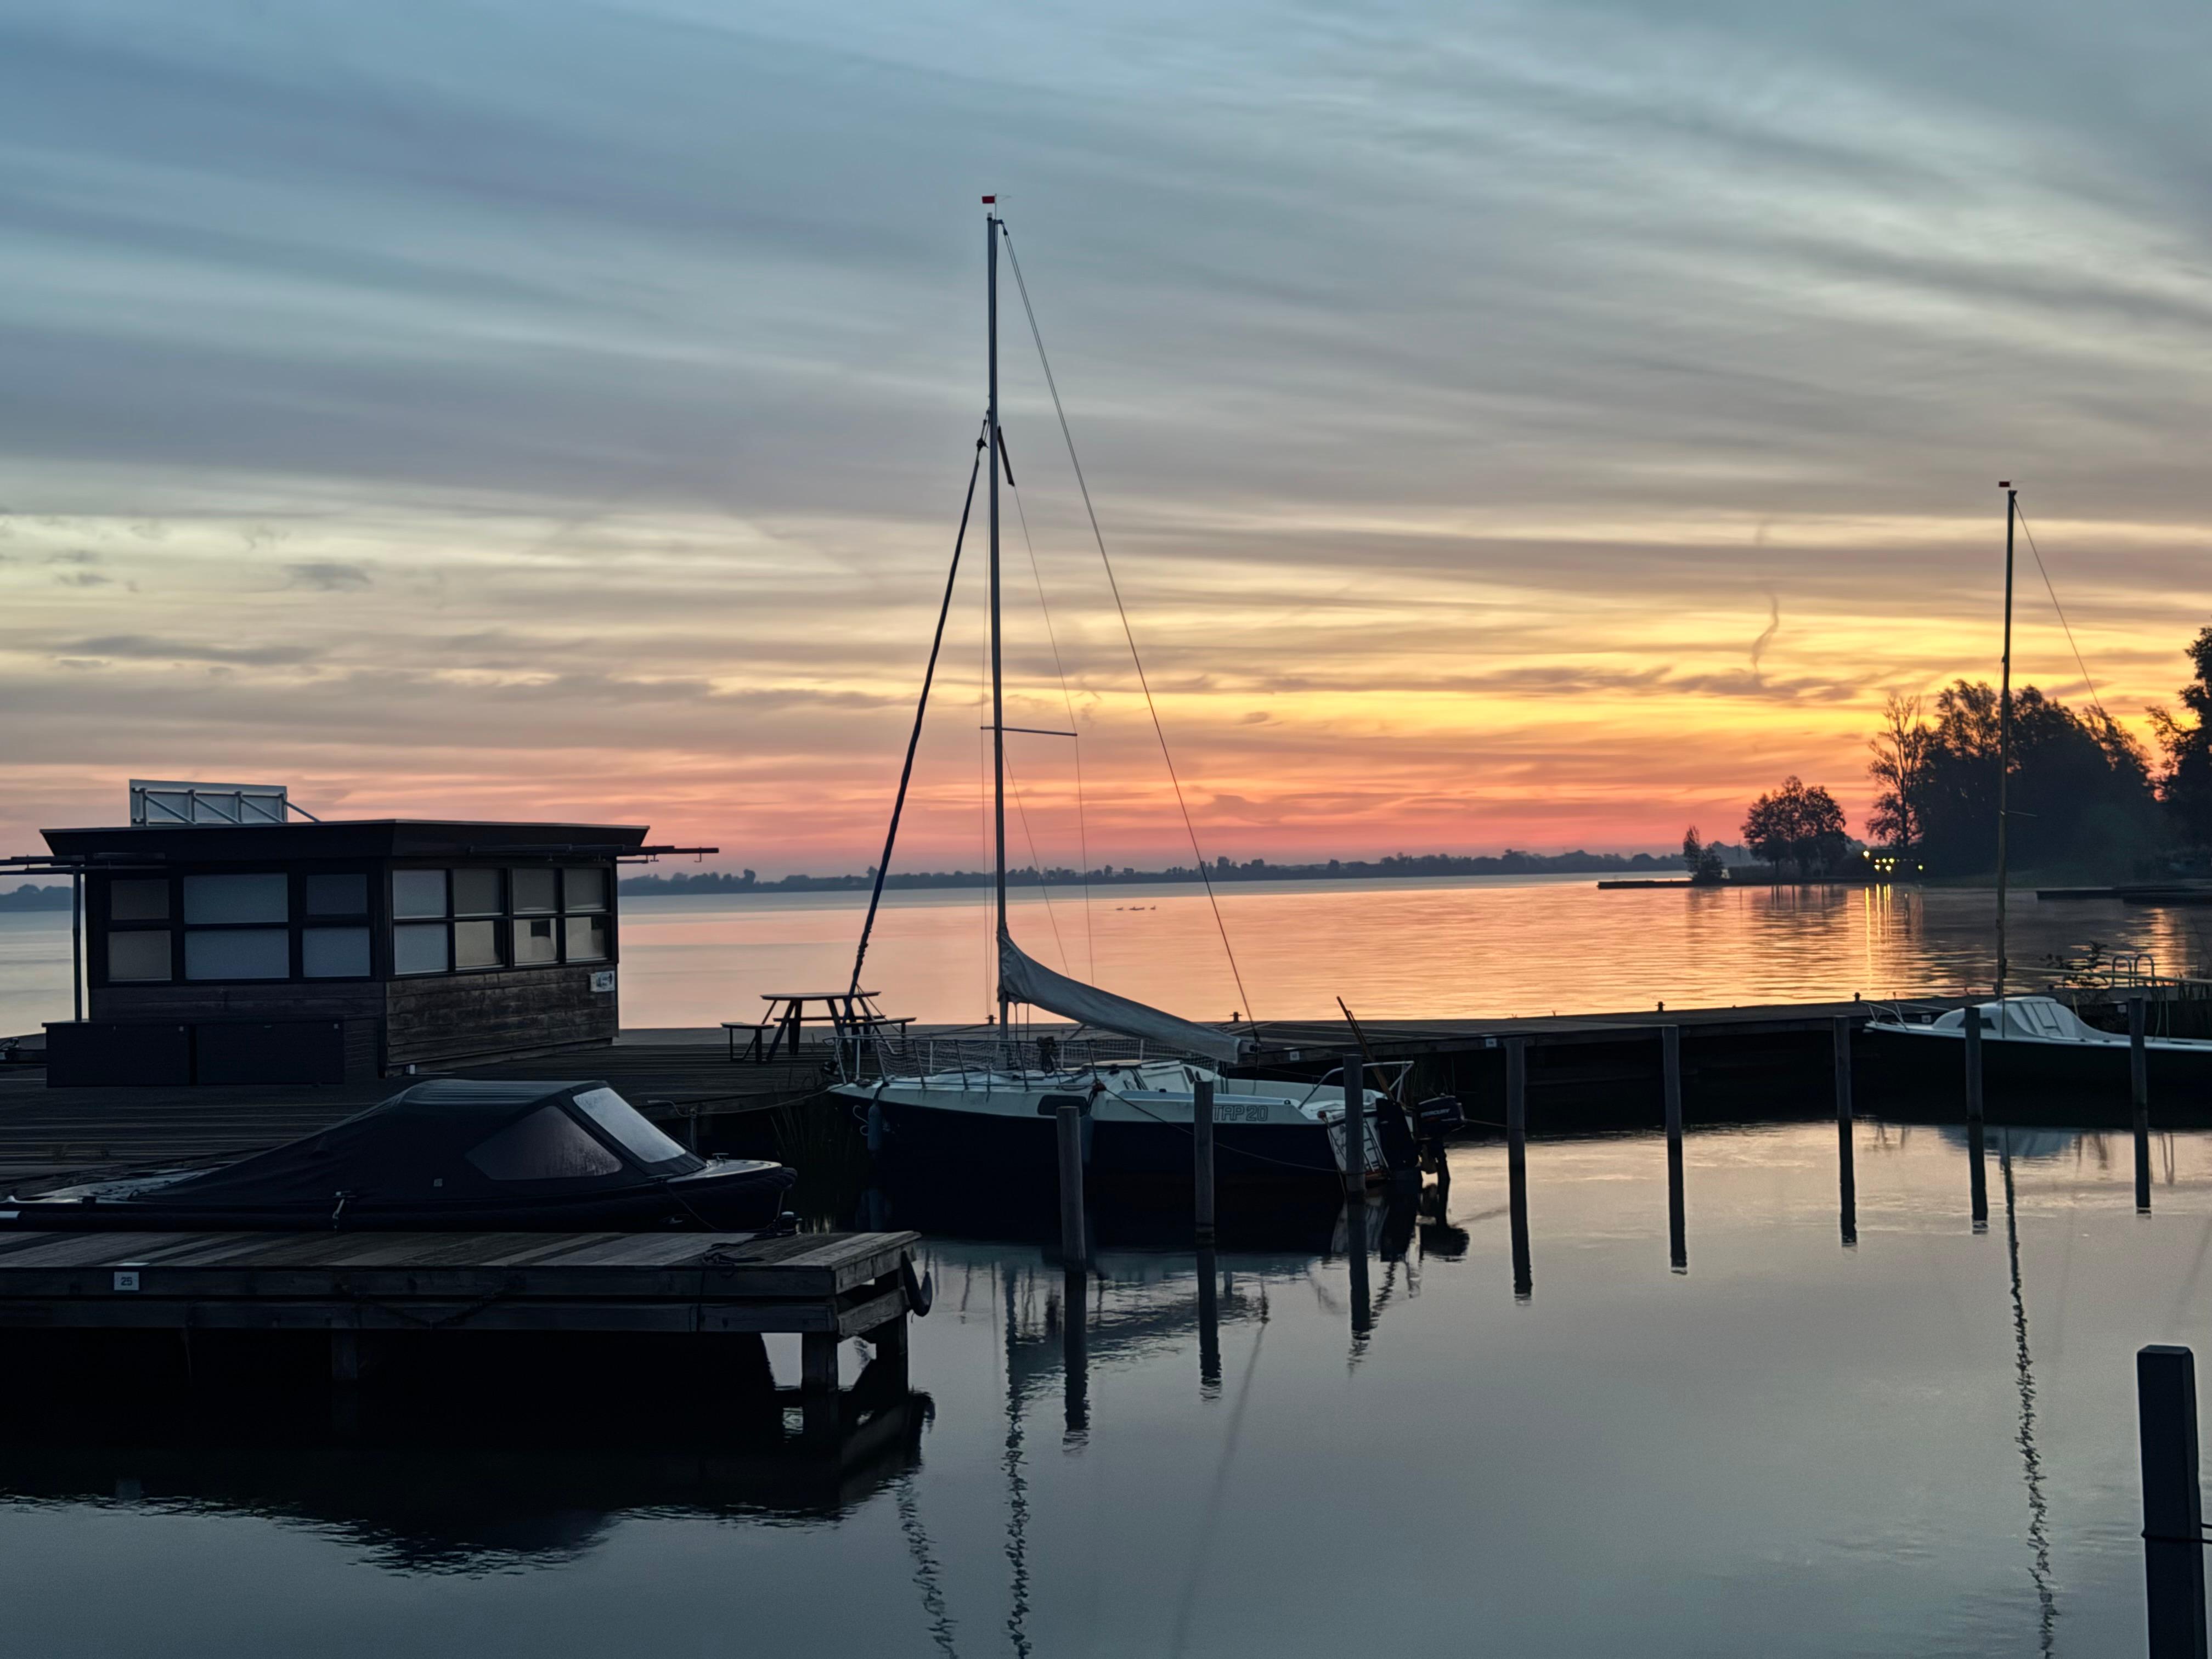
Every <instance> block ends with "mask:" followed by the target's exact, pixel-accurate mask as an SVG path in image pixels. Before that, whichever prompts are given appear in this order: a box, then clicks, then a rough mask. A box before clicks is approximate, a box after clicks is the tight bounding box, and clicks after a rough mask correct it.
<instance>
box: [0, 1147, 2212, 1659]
mask: <svg viewBox="0 0 2212 1659" xmlns="http://www.w3.org/2000/svg"><path fill="white" fill-rule="evenodd" d="M1993 1140H1994V1141H1996V1143H1998V1145H2000V1146H2001V1144H2002V1137H2001V1136H1998V1137H1993ZM2014 1146H2015V1150H2014V1152H2013V1154H2012V1156H2011V1157H2010V1158H2009V1159H2008V1160H2007V1161H2008V1165H2009V1174H2010V1180H2011V1191H2012V1193H2013V1194H2014V1209H2013V1211H2012V1212H2010V1213H2008V1209H2007V1202H2006V1193H2007V1187H2006V1184H2005V1180H2006V1177H2005V1174H2004V1172H2003V1171H2002V1170H2001V1169H2000V1167H1999V1164H2000V1159H1999V1153H1998V1149H1997V1146H1993V1149H1992V1152H1991V1156H1990V1194H1991V1210H1992V1214H1991V1221H1990V1229H1989V1231H1988V1232H1987V1233H1985V1234H1984V1235H1981V1236H1976V1235H1975V1234H1974V1233H1972V1231H1971V1230H1970V1228H1969V1225H1968V1222H1967V1217H1966V1194H1967V1185H1968V1183H1967V1175H1966V1167H1965V1159H1966V1154H1965V1152H1964V1150H1963V1148H1962V1146H1960V1143H1959V1141H1958V1140H1957V1139H1956V1138H1955V1137H1953V1136H1948V1135H1946V1134H1945V1133H1942V1132H1940V1131H1936V1130H1933V1129H1928V1128H1902V1127H1887V1126H1884V1125H1881V1124H1879V1123H1874V1122H1868V1123H1864V1124H1863V1125H1862V1126H1861V1127H1860V1128H1859V1131H1858V1135H1857V1179H1858V1231H1857V1244H1856V1246H1855V1247H1852V1248H1848V1249H1847V1248H1844V1247H1842V1246H1841V1245H1840V1244H1839V1243H1838V1228H1837V1217H1836V1213H1835V1192H1836V1171H1835V1140H1834V1131H1833V1129H1832V1127H1829V1126H1826V1125H1811V1126H1798V1125H1791V1126H1786V1127H1765V1128H1758V1129H1752V1130H1744V1131H1734V1132H1727V1133H1719V1132H1716V1133H1693V1134H1692V1136H1691V1138H1690V1139H1689V1143H1688V1153H1687V1190H1688V1245H1689V1267H1688V1271H1687V1272H1686V1273H1675V1272H1674V1271H1672V1270H1671V1269H1670V1267H1669V1264H1668V1241H1667V1237H1666V1231H1667V1230H1666V1201H1665V1190H1664V1182H1663V1170H1664V1154H1663V1150H1662V1144H1661V1143H1660V1142H1659V1141H1657V1140H1656V1139H1652V1138H1649V1137H1627V1138H1619V1139H1596V1140H1583V1141H1576V1142H1565V1143H1543V1142H1540V1143H1537V1144H1536V1145H1535V1146H1533V1147H1532V1148H1531V1151H1530V1157H1529V1163H1530V1168H1531V1177H1532V1183H1533V1185H1532V1194H1533V1195H1532V1200H1531V1209H1532V1212H1533V1217H1534V1280H1533V1293H1532V1294H1531V1295H1530V1297H1528V1299H1527V1300H1525V1301H1522V1300H1518V1299H1516V1296H1515V1293H1514V1290H1513V1286H1512V1283H1511V1272H1510V1265H1509V1261H1508V1250H1507V1239H1506V1232H1505V1225H1506V1224H1505V1220H1504V1214H1503V1210H1504V1170H1503V1160H1502V1158H1501V1156H1500V1155H1499V1153H1498V1152H1497V1151H1496V1150H1494V1149H1492V1148H1487V1147H1480V1146H1468V1147H1463V1148H1461V1149H1459V1150H1458V1151H1457V1152H1455V1155H1454V1158H1453V1161H1452V1170H1453V1181H1452V1185H1451V1188H1450V1191H1449V1225H1436V1224H1434V1223H1431V1224H1430V1225H1425V1226H1424V1227H1423V1228H1421V1229H1420V1230H1419V1231H1418V1232H1417V1233H1416V1234H1415V1235H1414V1236H1413V1238H1412V1240H1411V1242H1410V1244H1409V1245H1408V1246H1407V1249H1406V1253H1405V1254H1404V1255H1403V1257H1402V1259H1400V1260H1397V1261H1387V1262H1386V1261H1378V1262H1376V1264H1375V1266H1374V1268H1373V1282H1374V1285H1375V1294H1376V1322H1375V1324H1374V1326H1373V1328H1372V1330H1371V1331H1370V1333H1369V1334H1366V1335H1365V1336H1364V1337H1358V1338H1355V1337H1354V1335H1353V1334H1352V1331H1351V1329H1350V1327H1349V1321H1348V1316H1347V1311H1346V1308H1347V1303H1346V1294H1347V1269H1346V1263H1345V1261H1344V1260H1343V1258H1342V1256H1341V1255H1340V1254H1332V1253H1331V1250H1330V1249H1329V1247H1328V1234H1327V1230H1326V1228H1325V1227H1324V1228H1323V1230H1322V1233H1321V1235H1320V1236H1319V1237H1317V1238H1316V1239H1315V1240H1313V1241H1311V1242H1309V1243H1300V1242H1298V1241H1296V1240H1291V1241H1287V1242H1285V1243H1284V1244H1283V1245H1282V1246H1281V1247H1280V1248H1274V1249H1267V1250H1243V1251H1232V1252H1227V1253H1225V1255H1223V1257H1222V1260H1221V1268H1222V1280H1221V1291H1220V1313H1219V1328H1218V1381H1214V1382H1208V1381H1207V1380H1206V1379H1205V1378H1204V1377H1203V1376H1201V1365H1202V1359H1201V1335H1200V1319H1199V1314H1198V1300H1197V1295H1196V1285H1195V1280H1194V1263H1193V1260H1192V1258H1191V1257H1190V1256H1189V1255H1187V1254H1185V1255H1170V1254H1160V1255H1146V1254H1141V1253H1136V1252H1126V1251H1121V1252H1117V1251H1115V1250H1114V1249H1110V1248H1109V1249H1104V1250H1103V1253H1102V1255H1101V1257H1100V1260H1099V1263H1098V1266H1099V1267H1100V1269H1101V1271H1100V1272H1099V1273H1098V1274H1097V1277H1095V1278H1094V1279H1092V1280H1091V1284H1090V1285H1089V1287H1088V1289H1087V1291H1085V1292H1084V1293H1083V1295H1082V1297H1081V1301H1082V1303H1083V1304H1084V1312H1083V1314H1082V1318H1083V1320H1084V1322H1085V1326H1084V1329H1085V1338H1086V1342H1087V1360H1086V1361H1085V1364H1084V1366H1083V1371H1082V1375H1081V1377H1080V1380H1079V1383H1077V1381H1076V1379H1074V1378H1073V1377H1072V1376H1071V1373H1070V1370H1069V1368H1068V1364H1067V1359H1066V1356H1067V1353H1068V1345H1067V1343H1066V1320H1067V1317H1068V1315H1067V1310H1066V1308H1065V1307H1064V1306H1063V1305H1062V1302H1061V1297H1062V1285H1063V1282H1064V1281H1063V1279H1062V1276H1061V1274H1060V1271H1059V1270H1058V1268H1057V1267H1056V1266H1054V1265H1052V1264H1048V1262H1047V1261H1045V1260H1044V1259H1043V1258H1042V1255H1041V1254H1040V1253H1039V1251H1038V1250H1037V1249H1035V1248H1033V1247H1030V1246H1028V1245H1024V1244H990V1243H963V1242H954V1241H946V1240H939V1241H937V1242H934V1243H933V1244H931V1245H930V1247H929V1249H928V1255H929V1260H930V1265H931V1267H932V1268H933V1272H934V1273H935V1275H936V1279H937V1282H938V1285H939V1296H938V1306H937V1309H936V1311H935V1312H934V1313H933V1315H932V1316H930V1317H928V1318H927V1319H926V1320H923V1321H921V1322H919V1323H918V1324H917V1325H916V1326H915V1350H914V1358H913V1382H914V1386H915V1388H916V1389H920V1390H922V1391H924V1392H926V1393H927V1395H928V1396H929V1398H930V1402H931V1406H930V1409H929V1412H928V1413H927V1424H926V1426H924V1427H921V1429H920V1431H919V1435H918V1443H917V1445H916V1447H915V1449H913V1450H912V1451H911V1452H902V1451H899V1450H896V1449H890V1450H888V1451H886V1450H885V1449H882V1448H878V1449H876V1450H875V1451H873V1452H868V1451H865V1450H863V1451H861V1452H860V1453H858V1454H857V1455H856V1461H855V1462H854V1464H853V1465H852V1466H851V1467H848V1468H847V1469H846V1470H845V1471H844V1472H843V1473H842V1474H838V1473H837V1472H836V1471H834V1470H827V1469H825V1470H823V1471H821V1472H820V1473H819V1474H817V1477H816V1478H814V1479H812V1480H807V1479H805V1478H800V1477H798V1476H794V1474H793V1472H792V1471H791V1470H789V1469H781V1470H779V1469H775V1468H766V1467H764V1466H763V1467H759V1468H754V1467H750V1466H749V1465H747V1464H746V1463H745V1462H744V1459H742V1458H727V1457H723V1458H720V1459H719V1461H718V1454H719V1453H720V1452H722V1451H724V1450H726V1448H723V1447H721V1446H720V1443H719V1441H718V1436H717V1432H716V1430H715V1426H714V1425H715V1419H716V1416H717V1406H716V1402H714V1401H671V1402H670V1405H669V1415H670V1416H671V1419H684V1420H690V1421H691V1422H693V1423H694V1424H695V1425H696V1427H695V1428H693V1429H690V1430H678V1431H676V1433H677V1449H673V1450H671V1451H667V1452H664V1453H662V1454H659V1455H638V1454H635V1453H615V1452H608V1451H605V1450H601V1449H595V1448H594V1446H593V1444H592V1437H594V1436H595V1435H596V1434H599V1433H601V1432H603V1431H605V1418H604V1416H603V1415H602V1414H601V1413H598V1412H596V1411H595V1409H594V1403H595V1402H594V1401H593V1400H592V1399H591V1398H588V1397H586V1398H577V1399H575V1400H574V1402H573V1405H574V1414H573V1426H572V1428H571V1429H570V1430H568V1431H555V1432H552V1433H550V1434H548V1435H547V1436H546V1437H545V1438H544V1441H543V1443H540V1444H538V1445H535V1446H532V1448H530V1449H529V1450H528V1452H527V1455H519V1456H518V1455H513V1454H507V1455H483V1454H478V1453H476V1452H473V1451H471V1450H470V1449H467V1448H465V1447H461V1448H455V1447H453V1446H450V1445H449V1446H446V1447H442V1448H440V1449H428V1448H422V1447H416V1448H409V1447H404V1446H402V1447H398V1448H396V1449H378V1450H365V1449H349V1447H347V1446H346V1445H345V1444H343V1443H331V1444H325V1445H321V1446H308V1447H295V1448H288V1449H281V1450H278V1451H273V1452H272V1451H271V1450H270V1449H267V1448H265V1447H259V1446H250V1445H240V1446H235V1447H229V1448H224V1447H217V1448H216V1449H205V1448H203V1449H198V1450H196V1451H185V1450H182V1449H179V1448H177V1447H174V1446H165V1445H161V1444H141V1445H137V1446H130V1445H92V1444H86V1445H77V1444H69V1445H55V1444H51V1443H50V1444H46V1445H43V1446H40V1447H38V1448H36V1449H17V1450H15V1451H13V1452H6V1451H0V1605H5V1606H6V1607H7V1609H8V1620H7V1622H8V1631H9V1647H10V1649H11V1650H13V1651H16V1652H21V1653H27V1654H32V1653H34V1654H39V1655H41V1656H57V1659H59V1656H80V1655H81V1656H93V1655H101V1656H105V1655H110V1654H115V1653H126V1652H127V1653H134V1654H144V1655H159V1656H186V1655H191V1656H210V1659H212V1656H225V1659H228V1656H234V1655H237V1654H241V1653H252V1654H261V1653H288V1654H289V1653H311V1652H312V1653H315V1654H319V1655H361V1656H371V1655H374V1656H378V1659H383V1656H388V1655H392V1654H395V1653H407V1654H419V1655H447V1654H450V1655H470V1656H503V1655H515V1656H528V1659H561V1656H568V1655H577V1656H586V1655H588V1656H594V1659H599V1656H605V1655H610V1654H633V1653H651V1654H669V1655H702V1656H703V1655H710V1654H711V1655H724V1654H738V1653H757V1652H763V1651H781V1650H814V1651H821V1652H828V1653H846V1654H869V1655H878V1654H880V1655H898V1654H912V1655H915V1656H927V1655H933V1654H936V1655H950V1654H961V1655H971V1656H972V1655H986V1654H989V1655H999V1654H1036V1655H1040V1656H1045V1655H1050V1656H1060V1655H1085V1656H1103V1655H1116V1656H1119V1655H1146V1656H1153V1655H1173V1654H1185V1655H1193V1656H1199V1655H1206V1656H1231V1655H1237V1656H1245V1655H1255V1654H1269V1655H1307V1654H1314V1655H1330V1656H1340V1655H1342V1654H1345V1653H1349V1652H1365V1651H1374V1650H1383V1651H1389V1650H1392V1649H1393V1648H1394V1647H1399V1648H1403V1647H1407V1646H1413V1647H1417V1648H1418V1649H1419V1650H1422V1651H1441V1652H1454V1653H1458V1652H1481V1653H1498V1654H1510V1655H1516V1656H1547V1655H1559V1656H1569V1655H1572V1656H1616V1655H1620V1654H1626V1653H1634V1654H1638V1655H1651V1656H1671V1655H1684V1656H1688V1655H1707V1654H1715V1653H1731V1654H1734V1653H1743V1654H1750V1653H1760V1654H1789V1655H1807V1656H1830V1655H1833V1656H1844V1655H1890V1654H1899V1653H1912V1654H1916V1655H1943V1654H1958V1655H1990V1656H1997V1655H2017V1654H2029V1653H2035V1652H2039V1651H2041V1652H2051V1653H2059V1654H2071V1655H2081V1656H2100V1655H2108V1654H2113V1653H2124V1652H2130V1651H2139V1650H2140V1643H2141V1637H2140V1629H2141V1626H2140V1606H2141V1583H2142V1574H2141V1565H2140V1562H2141V1555H2140V1545H2139V1543H2138V1541H2137V1540H2136V1535H2135V1534H2136V1528H2137V1527H2138V1525H2139V1521H2138V1519H2137V1516H2136V1507H2135V1506H2136V1495H2135V1494H2136V1475H2135V1470H2134V1464H2133V1459H2134V1440H2133V1435H2134V1426H2133V1424H2134V1413H2133V1403H2132V1402H2133V1395H2132V1382H2131V1370H2130V1366H2131V1356H2132V1354H2133V1352H2134V1350H2135V1348H2136V1346H2138V1345H2140V1344H2141V1343H2143V1342H2146V1341H2153V1340H2165V1341H2182V1342H2188V1343H2191V1344H2193V1345H2196V1346H2198V1347H2199V1348H2200V1350H2204V1351H2212V1308H2208V1305H2207V1299H2206V1298H2207V1292H2208V1291H2212V1280H2208V1279H2207V1277H2206V1263H2207V1257H2208V1252H2212V1139H2208V1138H2206V1137H2204V1136H2199V1135H2180V1136H2175V1137H2172V1138H2171V1139H2165V1140H2161V1141H2160V1143H2159V1144H2158V1146H2157V1149H2156V1150H2157V1158H2158V1170H2159V1175H2158V1185H2157V1188H2156V1205H2157V1213H2156V1215H2155V1216H2154V1217H2153V1218H2148V1219H2146V1218H2138V1217H2137V1216H2136V1214H2135V1213H2134V1212H2133V1207H2132V1199H2131V1192H2130V1169H2129V1164H2128V1153H2127V1148H2126V1146H2125V1145H2124V1140H2123V1139H2115V1140H2112V1141H2110V1142H2107V1141H2104V1140H2100V1139H2093V1138H2084V1137H2077V1136H2075V1135H2072V1134H2069V1133H2051V1132H2047V1131H2046V1132H2040V1133H2035V1134H2033V1136H2027V1135H2020V1134H2018V1133H2017V1132H2015V1142H2014ZM776 1358H777V1363H778V1364H779V1365H780V1366H781V1368H782V1369H783V1370H784V1372H785V1374H786V1376H789V1374H790V1372H791V1371H792V1370H793V1367H794V1359H793V1356H792V1355H791V1354H788V1353H783V1352H779V1353H778V1354H777V1356H776ZM851 1360H852V1355H851V1354H850V1353H848V1376H850V1374H851V1370H850V1365H851ZM562 1387H563V1383H562V1379H561V1378H560V1377H558V1376H547V1377H546V1378H544V1389H546V1390H548V1391H549V1392H557V1391H558V1390H560V1389H562ZM916 1420H917V1422H920V1421H921V1414H920V1413H917V1418H916ZM117 1427H118V1436H120V1437H124V1438H125V1439H127V1437H128V1432H129V1425H117ZM19 1432H20V1431H19ZM687 1439H688V1440H689V1442H690V1443H689V1444H688V1445H687V1444H685V1442H686V1440H687Z"/></svg>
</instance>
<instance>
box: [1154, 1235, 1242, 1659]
mask: <svg viewBox="0 0 2212 1659" xmlns="http://www.w3.org/2000/svg"><path fill="white" fill-rule="evenodd" d="M1206 1254H1208V1255H1211V1254H1212V1252H1210V1251H1209V1252H1207V1253H1206ZM1266 1341H1267V1305H1266V1304H1264V1303H1262V1304H1261V1308H1260V1330H1259V1334H1257V1335H1255V1337H1254V1338H1253V1339H1252V1352H1250V1353H1249V1354H1248V1355H1247V1356H1246V1357H1245V1359H1244V1380H1243V1382H1242V1383H1239V1384H1238V1385H1237V1403H1236V1404H1235V1405H1234V1406H1232V1407H1230V1410H1229V1430H1228V1432H1227V1433H1226V1434H1225V1435H1224V1436H1223V1437H1222V1440H1221V1462H1219V1463H1218V1465H1216V1466H1215V1468H1214V1471H1213V1490H1212V1491H1211V1492H1208V1493H1207V1494H1206V1510H1205V1512H1204V1513H1203V1514H1201V1515H1200V1516H1199V1521H1198V1541H1197V1544H1196V1545H1195V1547H1194V1548H1193V1549H1192V1551H1191V1554H1190V1571H1189V1573H1188V1575H1186V1576H1185V1577H1184V1579H1183V1581H1182V1600H1181V1601H1178V1602H1177V1603H1176V1621H1175V1632H1174V1634H1173V1637H1172V1638H1171V1639H1170V1642H1169V1644H1168V1652H1169V1654H1170V1656H1180V1655H1181V1654H1182V1651H1183V1650H1184V1648H1185V1647H1186V1646H1187V1645H1188V1644H1189V1641H1190V1615H1191V1610H1192V1608H1193V1607H1195V1606H1196V1605H1197V1601H1198V1587H1199V1585H1200V1583H1201V1582H1203V1581H1204V1579H1205V1577H1206V1564H1207V1556H1208V1554H1209V1553H1210V1552H1211V1551H1212V1547H1213V1539H1214V1534H1216V1533H1218V1531H1219V1530H1220V1521H1221V1504H1222V1500H1223V1498H1225V1497H1226V1496H1227V1495H1228V1492H1229V1466H1230V1464H1231V1462H1234V1461H1235V1459H1236V1456H1237V1441H1238V1440H1239V1439H1240V1438H1242V1437H1243V1432H1244V1407H1246V1406H1247V1405H1248V1404H1249V1403H1250V1401H1251V1399H1252V1378H1253V1376H1254V1374H1255V1373H1256V1372H1257V1371H1258V1370H1259V1369H1260V1348H1261V1345H1262V1344H1263V1343H1265V1342H1266Z"/></svg>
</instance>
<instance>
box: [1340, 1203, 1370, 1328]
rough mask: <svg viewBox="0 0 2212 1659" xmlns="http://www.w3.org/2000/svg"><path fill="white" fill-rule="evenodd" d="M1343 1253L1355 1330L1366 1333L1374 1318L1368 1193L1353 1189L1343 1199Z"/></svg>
mask: <svg viewBox="0 0 2212 1659" xmlns="http://www.w3.org/2000/svg"><path fill="white" fill-rule="evenodd" d="M1344 1256H1345V1261H1346V1263H1347V1264H1348V1265H1349V1266H1350V1267H1351V1268H1352V1334H1353V1335H1354V1336H1364V1335H1366V1334H1367V1332H1368V1329H1369V1328H1370V1326H1371V1325H1373V1323H1374V1322H1375V1314H1374V1307H1373V1304H1371V1303H1370V1301H1369V1299H1368V1294H1367V1194H1365V1193H1364V1192H1362V1193H1352V1194H1346V1198H1345V1200H1344Z"/></svg>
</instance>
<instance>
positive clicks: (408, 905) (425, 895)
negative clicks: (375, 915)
mask: <svg viewBox="0 0 2212 1659" xmlns="http://www.w3.org/2000/svg"><path fill="white" fill-rule="evenodd" d="M445 914H446V872H444V871H443V870H394V871H393V872H392V915H395V916H442V915H445Z"/></svg>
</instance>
